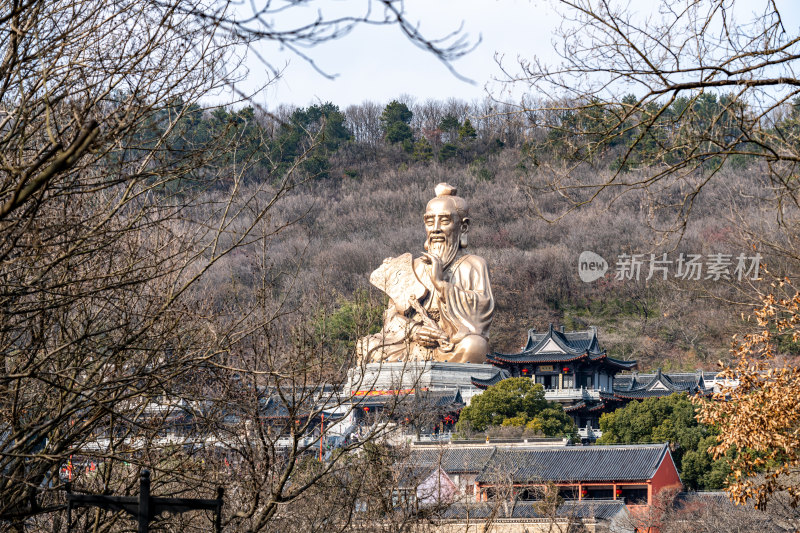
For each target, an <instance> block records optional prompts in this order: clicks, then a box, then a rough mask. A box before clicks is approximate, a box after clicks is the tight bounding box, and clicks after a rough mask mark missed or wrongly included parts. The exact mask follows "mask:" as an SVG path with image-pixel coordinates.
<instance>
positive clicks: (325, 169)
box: [183, 95, 796, 370]
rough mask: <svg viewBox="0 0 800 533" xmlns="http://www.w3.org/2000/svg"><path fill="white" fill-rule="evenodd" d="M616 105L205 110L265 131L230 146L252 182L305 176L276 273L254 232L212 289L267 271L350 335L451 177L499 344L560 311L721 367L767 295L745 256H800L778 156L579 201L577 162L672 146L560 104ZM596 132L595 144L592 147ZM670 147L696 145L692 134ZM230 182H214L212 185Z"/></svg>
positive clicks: (287, 206)
mask: <svg viewBox="0 0 800 533" xmlns="http://www.w3.org/2000/svg"><path fill="white" fill-rule="evenodd" d="M723 104H724V98H721V99H720V100H719V101H718V100H717V99H716V98H715V97H709V95H705V96H704V97H703V98H701V99H699V100H697V101H695V102H689V101H688V100H687V101H680V102H678V103H676V104H673V107H675V108H676V111H675V113H673V114H671V115H670V118H669V120H675V118H674V116H675V114H677V113H680V112H681V111H680V109H678V108H680V107H681V106H683V107H686V106H689V105H693V106H698V109H699V110H700V111H701V112H700V113H699V114H695V115H692V116H693V120H697V117H698V116H700V117H702V116H708V117H710V118H709V120H712V118H713V117H716V116H717V114H719V112H720V110H724V109H725V108H724V107H720V106H723ZM608 112H609V111H608V110H604V111H602V112H601V111H592V110H591V109H590V110H589V111H587V112H586V116H576V115H574V114H569V115H565V116H555V115H554V116H552V117H545V118H546V121H548V122H549V123H550V127H549V129H546V128H544V127H540V126H537V124H539V123H541V122H542V120H544V119H543V118H542V117H534V116H528V115H525V114H521V113H518V112H514V109H513V108H511V107H508V108H503V107H502V106H498V105H494V106H493V105H492V104H491V103H490V102H486V103H481V104H477V103H476V104H467V103H464V102H459V101H456V100H451V101H448V102H425V103H422V104H413V103H412V102H409V103H402V102H399V101H394V102H391V103H389V104H388V105H385V106H384V105H380V104H375V103H369V102H368V103H364V104H362V105H359V106H353V107H350V108H348V109H345V110H340V109H339V108H338V107H336V106H335V105H333V104H329V103H328V104H324V105H314V106H310V107H308V108H305V109H280V110H278V112H277V113H275V114H264V113H258V112H255V111H253V109H251V108H245V109H240V110H236V111H233V110H228V111H225V110H221V109H217V110H214V111H205V112H201V111H199V110H198V111H197V119H196V121H195V122H194V123H192V124H191V125H190V126H189V127H187V128H186V129H185V130H184V131H183V135H185V136H186V138H187V139H189V140H191V142H203V139H204V138H205V136H207V135H210V136H219V135H228V136H231V138H233V137H234V136H237V137H239V136H242V137H243V138H251V139H252V152H249V153H241V152H237V153H234V154H231V160H230V161H229V162H228V164H230V165H236V164H238V165H242V166H245V167H247V170H246V175H247V180H246V182H250V183H253V182H258V183H264V182H265V181H267V182H268V181H269V180H276V179H278V178H277V177H278V176H282V175H285V173H286V172H287V171H289V170H291V171H292V172H293V176H294V177H293V183H294V186H293V188H292V189H291V190H290V191H289V193H288V194H287V196H286V197H285V198H284V199H283V200H282V201H281V202H279V203H278V204H277V205H276V209H275V210H274V211H273V216H272V218H271V219H270V224H271V225H272V226H271V227H273V228H279V227H283V226H284V225H286V226H287V227H285V228H284V229H283V231H281V232H279V233H276V234H275V235H274V236H273V237H272V238H271V239H270V241H269V244H268V247H267V248H264V249H262V250H261V252H262V255H263V257H266V258H267V263H268V266H269V268H268V270H267V272H269V274H268V275H267V277H268V279H260V280H256V279H254V278H253V275H252V272H253V271H254V270H255V269H254V263H253V261H257V260H259V259H256V257H258V254H253V253H252V251H248V250H247V249H240V250H238V251H236V252H235V253H234V254H232V255H231V256H230V257H229V258H227V259H226V261H225V262H224V263H222V264H220V265H217V267H216V270H215V272H214V273H213V276H211V277H210V278H209V279H208V280H207V281H206V284H207V285H206V287H205V288H204V289H203V291H202V294H203V297H204V298H208V297H210V296H211V295H213V296H211V297H213V299H214V300H216V301H218V302H225V301H229V300H230V298H232V297H236V298H244V299H247V298H248V297H249V296H248V295H252V294H253V293H254V291H257V290H259V286H260V284H263V283H267V284H268V285H269V286H270V291H271V294H272V297H273V298H274V299H276V300H278V301H281V302H284V309H286V308H300V307H303V308H304V309H308V308H309V307H308V305H311V306H312V308H316V309H318V313H319V316H318V317H317V318H316V319H315V320H316V322H313V320H312V323H311V324H310V325H311V326H312V328H314V329H315V330H316V331H317V332H318V333H319V332H324V334H326V335H328V336H330V337H331V342H335V343H338V344H337V346H338V348H340V349H341V350H342V352H345V351H346V350H347V348H348V346H350V343H351V342H352V339H353V338H354V337H355V336H357V335H358V334H360V333H363V330H364V324H356V322H358V320H356V318H357V317H356V315H358V313H354V311H363V308H364V307H365V306H372V307H373V309H372V311H371V312H367V313H364V314H363V317H364V319H365V320H367V319H368V320H371V321H372V324H373V326H374V324H375V323H376V322H377V321H379V313H380V310H379V308H380V306H381V305H382V303H381V299H380V293H379V292H378V291H377V290H375V289H373V288H370V287H369V284H368V276H369V273H370V272H371V271H372V270H373V269H374V268H376V267H377V266H378V265H379V264H380V262H381V261H382V259H383V258H385V257H389V256H396V255H399V254H401V253H404V252H406V251H411V252H413V253H415V254H416V253H419V252H421V251H422V243H423V241H424V230H423V225H422V213H423V210H424V207H425V204H426V202H427V201H428V200H429V199H430V198H431V197H432V195H433V186H434V185H435V184H436V183H439V182H442V181H447V182H450V183H452V184H454V185H456V186H457V187H458V188H459V194H460V195H462V196H463V197H464V198H467V199H468V200H469V202H470V209H471V216H472V220H473V224H472V230H471V233H470V248H471V249H472V251H473V252H474V253H477V254H480V255H482V256H484V257H486V258H487V259H488V260H489V262H490V265H491V268H492V276H493V289H494V293H495V298H496V300H497V305H498V307H497V311H496V314H495V320H494V324H493V327H492V339H491V342H492V346H493V349H495V350H498V351H503V352H514V351H515V350H517V349H518V348H519V347H520V346H521V345H522V344H523V343H524V341H525V338H526V331H527V329H528V328H530V327H535V328H539V329H541V328H546V327H547V326H548V325H549V323H550V322H555V323H560V324H565V325H566V327H567V328H585V327H587V326H592V325H593V326H598V327H599V328H600V338H601V341H602V342H603V343H604V345H605V346H606V348H607V349H608V350H609V353H610V354H612V355H613V356H615V357H623V358H636V359H639V360H640V368H641V369H642V370H647V369H651V368H655V367H658V366H660V367H662V368H664V369H686V370H694V369H696V368H706V369H711V368H714V367H715V365H716V362H717V361H718V360H719V359H726V358H727V354H728V350H729V345H730V340H731V336H732V335H733V334H734V333H736V332H737V331H739V330H740V328H742V327H743V325H744V323H743V322H742V314H744V315H745V316H746V315H748V314H749V313H750V311H751V309H752V307H753V304H752V302H753V296H752V293H751V292H750V288H749V286H750V284H751V283H753V282H752V281H751V280H750V278H752V277H754V276H755V274H754V272H755V271H754V270H752V271H750V272H744V271H741V272H739V271H736V268H737V257H739V256H741V255H742V254H743V255H744V256H746V257H747V258H748V262H747V264H746V265H744V266H746V267H747V268H750V267H752V264H751V263H752V259H751V258H752V257H755V256H756V254H760V256H761V257H762V259H761V260H760V264H762V265H763V264H767V265H768V266H769V267H770V269H771V270H772V271H773V272H779V273H786V274H791V272H784V270H782V269H784V266H783V260H782V257H783V255H781V254H780V253H779V254H774V253H773V251H774V250H775V249H778V251H779V252H780V249H779V247H778V248H775V247H770V246H769V245H768V244H765V242H764V241H765V240H768V239H767V238H768V237H770V236H772V235H773V234H774V235H775V236H776V239H777V235H778V233H777V232H776V231H775V230H774V228H775V224H776V223H777V221H776V219H775V214H774V212H773V211H770V210H768V209H765V208H764V206H762V201H763V199H764V198H765V197H767V196H769V194H770V190H771V186H770V184H769V181H768V180H767V178H766V177H765V176H766V170H765V169H764V168H761V167H760V166H759V164H758V163H757V162H755V160H753V161H750V160H747V159H737V160H735V161H729V162H727V163H726V164H725V165H724V166H723V168H721V169H718V168H716V167H714V160H713V158H709V160H708V164H706V165H699V166H698V167H697V168H694V169H690V170H687V172H686V173H685V175H684V176H683V178H682V179H681V180H680V181H678V182H677V183H673V184H672V185H670V186H668V187H663V188H661V189H660V190H659V191H658V192H655V193H654V191H653V190H647V191H641V192H637V191H633V192H630V191H629V192H628V194H625V195H622V196H619V195H618V194H617V193H618V191H617V190H615V189H613V188H609V189H606V190H603V191H601V192H600V193H599V194H598V195H597V196H596V198H594V199H593V201H591V202H588V203H586V204H585V205H576V204H574V203H569V202H568V201H567V199H565V197H563V196H561V195H560V194H558V192H556V191H554V187H553V185H554V179H556V176H557V175H558V173H557V172H556V171H557V170H558V169H559V168H563V167H566V166H570V165H576V166H578V169H577V175H578V176H579V178H578V179H577V180H576V178H574V176H575V175H576V173H575V172H573V173H572V176H573V178H572V179H573V180H576V181H577V183H578V185H579V186H580V185H581V184H583V185H586V186H587V187H588V186H589V185H596V184H600V183H603V182H605V181H606V180H608V179H610V176H612V174H613V173H614V172H615V171H618V170H619V165H618V161H619V158H620V153H621V152H622V151H623V150H627V151H631V152H633V153H636V154H637V156H636V158H631V157H630V155H629V157H628V159H627V161H628V162H627V163H626V165H627V166H629V167H632V165H631V160H632V159H635V160H637V161H639V163H640V166H641V168H639V169H636V168H626V169H623V170H624V172H623V174H622V175H623V176H629V177H631V176H632V177H637V176H640V175H646V173H645V171H644V170H643V169H646V170H652V168H653V166H656V167H657V165H659V164H660V163H659V161H656V160H653V159H652V158H651V157H650V156H651V155H655V154H660V153H662V152H663V151H661V152H659V151H658V150H656V149H655V148H653V147H654V146H655V144H653V145H652V146H651V148H652V149H650V148H648V146H650V144H648V143H651V144H652V143H661V144H663V142H665V141H664V140H660V141H659V140H654V139H646V138H644V139H637V137H636V135H635V132H629V133H627V134H625V135H622V136H621V137H620V139H618V140H617V141H615V142H613V143H609V144H608V146H605V147H600V148H598V146H591V145H588V144H586V143H587V141H586V139H585V138H582V139H581V140H580V142H578V141H575V140H571V139H568V138H566V137H565V136H564V135H563V134H561V133H560V132H559V129H558V128H553V127H552V123H553V122H554V121H561V122H562V123H566V122H567V121H570V122H571V123H574V122H575V121H581V120H582V121H596V122H602V121H603V120H605V119H604V118H603V116H602V113H608ZM794 117H795V115H794V108H793V107H790V108H788V110H787V115H786V117H785V118H784V122H783V124H784V125H785V127H786V128H787V131H794V129H796V126H795V119H794ZM717 119H718V117H717V118H716V119H714V120H717ZM723 125H724V121H723ZM726 127H731V128H732V127H734V126H733V125H730V124H729V125H728V126H726ZM678 137H679V132H678ZM580 143H584V144H580ZM631 147H632V148H631ZM601 148H602V149H601ZM587 150H591V151H592V153H594V154H596V155H595V156H593V157H592V158H590V159H589V162H586V157H585V155H586V151H587ZM670 157H672V158H679V157H681V155H680V151H679V150H675V151H673V152H672V153H671V155H670ZM671 162H674V161H671ZM294 166H296V168H294ZM712 175H713V176H715V177H717V178H718V179H714V180H710V181H709V182H708V184H705V186H704V187H703V188H702V190H701V192H700V193H699V194H698V195H696V196H692V197H691V206H690V207H691V211H692V217H691V219H690V221H689V222H688V224H685V225H684V216H685V215H686V212H687V211H688V209H689V207H687V205H686V202H685V199H686V196H687V191H691V190H693V187H695V186H696V184H697V183H704V182H705V180H707V179H708V178H709V177H711V176H712ZM574 185H575V183H574V182H573V183H572V186H574ZM190 186H191V187H197V186H198V185H197V184H192V185H190ZM225 186H226V184H225V183H218V182H214V183H205V184H203V187H208V188H209V189H210V190H214V189H220V188H224V187H225ZM209 194H213V193H209ZM589 194H590V191H587V193H586V196H587V199H588V196H589ZM562 215H563V216H562ZM773 244H774V243H773ZM584 250H589V251H593V252H596V253H598V254H599V255H601V256H602V257H604V258H605V259H606V260H607V261H608V263H609V272H607V273H606V275H605V277H604V278H601V279H600V280H598V281H594V282H592V283H584V282H583V281H581V280H580V278H579V276H578V257H579V255H580V253H581V252H582V251H584ZM664 253H667V254H668V256H667V260H668V261H670V262H671V263H669V264H668V267H665V268H667V269H668V272H667V273H666V274H665V273H664V272H663V271H659V270H657V271H655V272H654V274H653V275H651V276H650V277H651V279H649V280H647V278H648V275H649V265H650V254H656V258H657V259H659V260H662V259H663V257H662V254H664ZM621 254H628V255H632V254H644V255H643V256H642V257H643V264H642V265H641V267H640V268H641V271H640V273H639V275H638V276H634V275H633V273H632V272H631V271H628V272H627V273H626V276H624V278H623V279H616V278H617V276H616V269H617V261H618V258H619V257H620V256H621ZM681 254H684V255H685V257H686V258H687V259H688V258H689V257H690V255H692V254H694V255H700V256H702V257H701V258H699V259H698V260H699V261H700V262H702V261H705V262H706V263H707V262H708V261H709V260H710V259H713V257H714V255H713V254H723V256H722V257H723V258H724V260H725V261H727V266H725V268H724V269H723V271H722V272H721V273H717V274H714V272H713V271H711V270H702V271H701V272H699V273H698V272H689V271H687V270H686V269H685V268H684V269H683V271H681V268H682V267H683V266H685V265H681V266H679V265H678V260H679V257H680V255H681ZM623 260H624V259H623ZM739 266H742V265H739ZM706 268H708V266H707V265H706ZM687 274H688V275H687ZM665 275H666V277H667V279H666V280H664V279H663V277H664V276H665ZM637 277H638V280H637V279H636V278H637ZM695 278H697V279H695ZM726 278H730V279H726ZM365 291H366V292H365ZM367 295H368V296H369V298H365V297H366V296H367ZM359 326H360V327H359ZM786 348H787V351H788V352H789V353H792V352H793V351H794V350H795V348H794V346H787V347H786ZM342 356H343V357H345V358H346V354H345V353H342Z"/></svg>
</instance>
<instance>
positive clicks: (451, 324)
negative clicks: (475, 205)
mask: <svg viewBox="0 0 800 533" xmlns="http://www.w3.org/2000/svg"><path fill="white" fill-rule="evenodd" d="M430 268H431V267H430V265H428V264H426V263H424V262H422V261H421V260H420V259H416V260H415V261H414V271H415V273H416V275H417V278H418V279H419V281H420V282H421V283H422V284H423V285H424V286H425V288H426V289H427V293H426V295H425V296H424V297H423V298H422V299H421V300H420V304H421V305H422V307H423V308H424V309H425V311H426V312H427V313H428V315H429V316H430V317H431V318H432V319H434V320H435V321H436V323H437V324H438V325H439V327H440V328H441V329H442V331H444V333H445V334H446V336H447V337H448V339H449V341H450V343H451V344H452V345H453V346H452V349H449V348H450V347H449V346H439V347H436V348H427V347H425V346H422V345H421V344H419V343H417V342H415V341H414V340H413V335H414V332H415V331H416V329H418V328H419V326H420V325H421V324H422V318H421V317H420V316H418V314H417V313H416V312H415V311H414V310H413V309H412V310H410V311H408V312H406V313H404V314H403V313H402V312H401V310H402V309H403V308H406V307H407V306H405V305H395V302H390V304H389V308H388V309H387V310H386V312H385V313H384V326H383V329H382V330H381V331H380V332H378V333H376V334H374V335H369V336H367V337H364V338H362V339H361V340H360V341H359V346H358V351H359V354H360V356H361V358H362V360H363V361H365V362H379V361H388V362H392V361H408V360H436V361H458V362H462V361H469V362H480V361H482V360H483V358H484V356H485V354H486V352H485V351H484V352H483V353H480V354H477V356H476V354H475V353H465V352H474V351H475V346H479V347H480V346H484V345H485V346H488V336H489V326H490V325H491V323H492V316H493V314H494V296H493V295H492V287H491V283H490V281H489V267H488V265H487V264H486V261H485V260H484V259H483V258H481V257H479V256H477V255H471V254H459V255H458V256H456V258H455V259H454V260H453V262H452V263H451V264H450V265H449V266H448V267H447V268H446V269H445V270H444V272H443V273H442V279H443V280H444V282H445V287H444V289H443V290H442V292H441V294H439V293H438V292H437V291H436V289H435V288H434V287H433V284H432V282H431V279H430ZM481 339H482V340H481ZM476 340H477V341H478V342H477V343H476V342H475V341H476ZM479 349H480V348H479ZM478 359H479V360H480V361H479V360H478Z"/></svg>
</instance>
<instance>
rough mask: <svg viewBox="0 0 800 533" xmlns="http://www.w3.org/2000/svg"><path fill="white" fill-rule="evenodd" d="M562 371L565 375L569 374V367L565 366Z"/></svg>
mask: <svg viewBox="0 0 800 533" xmlns="http://www.w3.org/2000/svg"><path fill="white" fill-rule="evenodd" d="M561 371H562V372H563V373H565V374H569V367H568V366H565V367H564V368H562V369H561Z"/></svg>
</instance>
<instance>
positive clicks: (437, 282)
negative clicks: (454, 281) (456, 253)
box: [420, 252, 445, 294]
mask: <svg viewBox="0 0 800 533" xmlns="http://www.w3.org/2000/svg"><path fill="white" fill-rule="evenodd" d="M420 259H421V260H422V262H423V263H427V264H429V265H430V266H431V269H430V272H431V283H433V286H434V287H436V290H437V291H438V292H439V294H441V293H442V292H444V289H445V282H444V278H443V276H442V273H443V270H444V269H443V268H442V260H441V259H439V258H438V257H437V256H435V255H432V254H429V253H427V252H423V253H422V257H420Z"/></svg>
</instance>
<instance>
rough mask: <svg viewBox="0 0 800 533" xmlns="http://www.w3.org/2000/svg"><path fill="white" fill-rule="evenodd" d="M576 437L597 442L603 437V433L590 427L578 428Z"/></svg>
mask: <svg viewBox="0 0 800 533" xmlns="http://www.w3.org/2000/svg"><path fill="white" fill-rule="evenodd" d="M578 436H579V437H580V438H581V439H587V440H597V439H599V438H600V437H602V436H603V432H602V431H600V430H599V429H592V428H590V427H585V428H578Z"/></svg>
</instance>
